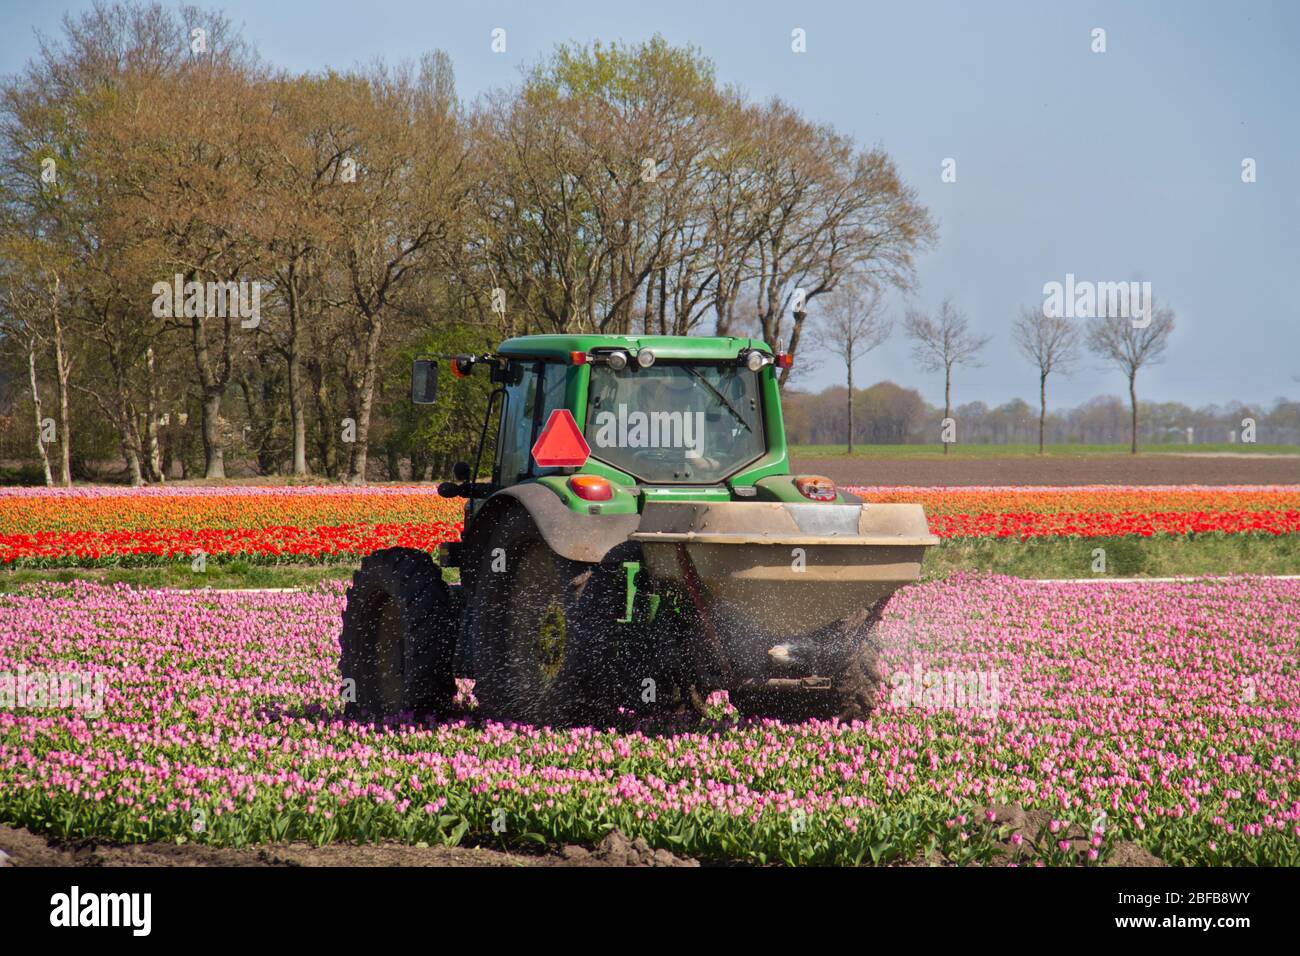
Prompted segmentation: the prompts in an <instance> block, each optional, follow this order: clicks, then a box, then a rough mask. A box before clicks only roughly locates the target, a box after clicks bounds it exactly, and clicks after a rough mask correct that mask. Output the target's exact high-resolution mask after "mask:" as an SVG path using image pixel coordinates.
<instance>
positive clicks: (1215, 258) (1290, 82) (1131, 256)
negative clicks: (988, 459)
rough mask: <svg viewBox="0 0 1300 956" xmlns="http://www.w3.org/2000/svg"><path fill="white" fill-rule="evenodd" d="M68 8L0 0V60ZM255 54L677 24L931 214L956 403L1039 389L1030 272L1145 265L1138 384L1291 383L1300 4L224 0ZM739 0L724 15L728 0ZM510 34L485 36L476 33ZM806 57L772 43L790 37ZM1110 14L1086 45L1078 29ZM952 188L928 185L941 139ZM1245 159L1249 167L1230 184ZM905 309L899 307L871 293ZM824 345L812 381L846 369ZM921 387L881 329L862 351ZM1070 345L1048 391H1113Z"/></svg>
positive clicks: (553, 39) (468, 68)
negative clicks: (1153, 302) (982, 340)
mask: <svg viewBox="0 0 1300 956" xmlns="http://www.w3.org/2000/svg"><path fill="white" fill-rule="evenodd" d="M87 6H89V4H88V3H81V2H71V3H66V4H65V3H58V2H49V0H46V2H36V0H0V71H3V72H5V73H9V72H13V71H15V70H17V69H18V68H19V67H20V66H21V65H22V63H23V62H24V61H25V60H26V59H27V58H28V57H30V56H31V55H32V54H33V53H34V51H35V40H34V37H33V30H34V29H39V30H42V31H46V32H56V31H57V28H58V24H59V20H60V18H61V16H62V14H63V12H64V11H65V10H71V11H74V12H75V11H78V10H81V9H84V8H85V7H87ZM212 6H216V7H218V8H220V9H223V10H224V11H225V12H226V13H227V14H228V15H229V16H230V17H231V18H232V19H233V20H234V21H235V23H236V24H240V25H242V26H243V28H244V33H245V35H246V36H247V37H248V38H249V39H250V40H252V41H253V42H254V43H255V44H256V45H257V47H258V49H259V50H260V51H261V53H262V55H263V57H265V58H266V59H267V60H268V61H269V62H271V63H273V64H275V65H277V66H281V67H285V68H288V69H294V70H316V69H320V68H321V67H324V66H326V65H330V66H335V67H347V66H351V65H355V64H361V63H366V62H369V61H371V60H373V59H375V58H378V57H382V58H384V59H387V60H389V61H398V60H402V59H413V58H415V57H416V56H418V55H419V54H420V53H421V52H423V51H426V50H431V49H443V50H446V51H447V52H448V53H449V54H450V55H451V58H452V61H453V63H454V65H455V68H456V78H457V84H458V86H459V89H460V91H461V93H462V95H463V96H466V97H468V98H471V99H472V98H473V97H474V96H476V95H478V94H480V93H482V92H484V91H486V90H489V89H492V88H494V87H498V86H506V85H511V84H513V83H514V82H516V81H517V79H518V77H519V72H520V69H521V67H522V66H525V65H530V64H532V63H534V62H536V61H537V60H538V59H540V58H541V57H543V56H544V55H545V54H546V53H547V52H548V51H549V50H550V49H551V48H552V47H553V46H554V44H556V43H558V42H561V41H565V40H576V41H589V40H594V39H601V40H607V41H612V40H621V41H636V40H641V39H644V38H646V37H649V36H651V35H652V34H654V33H656V32H657V33H661V34H663V35H664V36H665V37H666V38H667V39H668V40H669V41H670V42H674V43H683V44H685V43H690V44H694V45H695V46H698V47H699V48H700V49H701V50H702V51H703V52H704V53H705V54H706V55H708V56H709V57H711V58H712V59H713V60H714V61H715V63H716V64H717V67H718V75H719V77H720V78H721V79H722V80H723V81H725V82H733V83H736V84H738V85H739V86H741V87H742V88H743V89H745V90H747V91H748V92H749V94H750V95H751V96H752V97H753V98H754V99H759V100H761V99H766V98H768V97H770V96H774V95H779V96H781V97H783V98H784V99H786V100H788V101H789V102H791V103H793V104H794V105H795V106H797V107H798V108H800V109H801V110H803V111H804V112H805V114H807V115H808V116H810V117H812V118H814V119H816V120H820V121H826V122H829V123H832V124H833V125H835V126H836V127H837V128H838V129H840V130H841V131H844V132H847V133H850V134H852V135H854V136H855V137H856V138H857V139H858V140H859V141H860V142H861V143H863V144H868V145H870V144H880V145H882V146H883V147H884V148H885V149H886V150H888V151H889V152H890V153H891V154H892V155H893V157H894V158H895V160H896V161H897V163H898V165H899V168H900V171H901V172H902V174H903V176H904V178H905V179H906V180H907V181H908V182H909V183H911V184H912V185H914V186H915V187H916V188H917V190H918V192H919V194H920V197H921V199H922V201H923V202H924V203H925V204H926V205H927V206H928V207H929V209H930V210H931V212H932V214H933V215H934V217H935V219H936V220H937V221H938V224H939V235H940V241H939V244H938V245H937V247H936V248H935V249H934V250H932V251H931V252H928V253H927V254H925V255H924V256H923V257H922V258H921V259H920V262H919V280H920V286H919V288H918V290H917V291H916V292H915V293H914V295H913V298H912V304H914V305H916V306H918V307H921V308H933V307H934V306H935V305H937V304H938V302H939V301H940V300H941V299H942V298H943V297H944V296H951V297H952V298H953V299H954V300H955V302H956V303H957V304H958V306H959V307H960V308H961V309H963V310H964V311H965V312H966V313H967V315H968V316H969V317H970V319H971V321H972V324H973V325H974V326H975V327H976V328H977V329H978V330H980V331H983V332H987V333H990V334H992V335H993V342H992V343H991V344H990V346H989V347H988V349H987V350H986V352H985V365H984V366H983V367H982V368H974V369H966V370H961V371H959V372H958V373H957V375H956V377H955V384H954V393H955V395H954V397H955V399H956V400H957V401H958V402H967V401H974V400H976V399H978V400H981V401H984V402H987V403H989V404H990V405H992V404H998V403H1000V402H1003V401H1006V400H1008V399H1010V398H1013V397H1017V396H1018V397H1022V398H1024V399H1026V400H1028V401H1030V402H1033V401H1034V400H1035V398H1036V391H1037V381H1036V375H1035V372H1034V370H1033V369H1032V368H1031V367H1030V366H1029V365H1028V364H1027V363H1026V362H1025V361H1024V359H1022V358H1021V357H1020V356H1019V355H1018V354H1017V353H1016V352H1015V350H1014V349H1013V347H1012V346H1011V343H1010V338H1009V334H1008V330H1009V325H1010V322H1011V321H1012V319H1013V318H1014V317H1015V315H1016V313H1017V310H1018V308H1019V307H1020V306H1021V305H1035V306H1036V305H1039V304H1041V302H1042V287H1043V284H1044V283H1045V282H1049V281H1063V280H1064V278H1065V275H1066V273H1073V274H1074V275H1075V276H1076V277H1077V278H1079V279H1092V280H1095V281H1124V280H1130V279H1136V278H1139V277H1140V278H1142V279H1145V280H1149V281H1151V282H1152V285H1153V290H1154V293H1155V296H1156V297H1157V299H1158V300H1160V301H1161V302H1163V303H1166V304H1168V305H1171V306H1172V307H1173V308H1174V309H1175V311H1176V312H1177V315H1178V327H1177V329H1176V331H1175V333H1174V337H1173V339H1172V341H1171V343H1170V348H1169V353H1168V358H1167V359H1166V361H1165V363H1164V364H1163V365H1161V366H1158V367H1154V368H1152V369H1150V370H1148V371H1145V372H1143V373H1142V374H1141V375H1140V377H1139V395H1140V396H1141V397H1144V398H1149V399H1153V400H1162V401H1183V402H1187V403H1189V404H1193V405H1201V404H1206V403H1209V402H1224V401H1227V400H1229V399H1234V398H1235V399H1241V400H1243V401H1247V402H1269V401H1271V400H1272V399H1274V398H1276V397H1279V396H1290V397H1297V396H1300V304H1298V303H1297V295H1296V292H1295V291H1294V290H1295V286H1296V281H1297V278H1300V228H1298V227H1297V224H1298V223H1300V181H1298V180H1300V107H1298V104H1300V55H1298V54H1300V4H1297V3H1294V2H1276V3H1259V2H1250V0H1247V2H1238V3H1192V2H1173V0H1168V2H1130V3H1045V2H1036V3H1034V2H1026V3H1011V2H998V3H986V4H976V3H938V2H907V3H903V2H897V3H890V4H884V3H860V2H859V3H845V4H842V5H840V4H821V3H813V2H801V3H797V4H791V3H788V2H787V3H775V2H761V0H747V2H746V3H744V4H741V5H723V4H705V3H701V2H698V0H696V2H675V0H656V2H655V3H653V4H647V3H613V2H609V0H605V2H563V3H559V2H539V0H529V2H476V3H438V2H427V0H426V2H414V0H393V2H383V0H365V2H355V0H354V2H348V3H331V2H328V0H313V2H289V0H276V2H267V0H256V2H253V0H226V2H222V3H214V4H212ZM742 11H743V12H742ZM496 27H502V28H504V29H505V30H506V31H507V33H506V37H507V50H506V52H505V53H504V54H497V53H493V52H492V51H491V49H490V41H491V31H492V30H493V28H496ZM796 27H799V28H802V29H803V30H805V31H806V34H807V52H806V53H803V54H795V53H792V52H791V49H790V34H791V30H792V29H794V28H796ZM1097 27H1100V28H1103V29H1104V30H1105V31H1106V46H1107V49H1106V52H1105V53H1094V52H1092V51H1091V49H1090V46H1091V43H1092V37H1091V31H1092V30H1093V29H1094V28H1097ZM948 157H952V158H954V159H955V160H956V161H957V181H956V182H955V183H943V182H941V180H940V172H941V164H942V162H943V160H944V159H945V158H948ZM1245 157H1251V158H1253V159H1254V160H1255V161H1256V163H1257V175H1258V179H1257V181H1256V182H1254V183H1251V184H1245V183H1243V182H1242V181H1241V162H1242V159H1243V158H1245ZM891 304H892V306H893V309H892V311H893V313H894V314H895V315H898V316H901V313H902V309H903V307H904V304H905V303H904V302H903V301H902V300H901V299H895V300H893V301H892V303H891ZM842 375H843V369H842V366H837V365H836V364H835V362H834V361H833V360H829V359H828V360H826V361H824V362H823V364H822V366H821V367H820V368H819V369H818V370H817V371H816V372H814V373H811V374H810V375H809V376H807V377H806V379H805V382H804V384H805V385H807V386H813V387H816V386H820V385H823V384H827V383H830V382H832V381H837V380H839V379H840V378H842ZM881 379H892V380H894V381H897V382H899V383H901V384H905V385H909V386H913V387H916V388H918V389H920V390H921V392H922V393H923V394H924V395H925V396H926V398H927V399H929V400H930V401H931V402H937V401H941V400H942V379H941V377H940V376H937V375H934V374H923V373H920V372H918V371H916V370H915V368H914V367H913V363H912V362H911V359H910V356H909V351H908V348H907V345H906V343H905V342H904V341H903V340H902V338H901V336H900V335H899V334H898V333H897V332H896V333H895V337H894V339H893V340H892V341H891V342H889V343H887V344H886V345H885V346H884V347H882V348H881V349H879V350H877V351H876V352H873V353H871V354H870V355H869V356H868V357H867V358H865V359H864V360H863V361H862V362H861V363H860V364H859V365H858V368H857V380H858V381H860V382H872V381H878V380H881ZM1123 392H1124V382H1123V379H1122V378H1121V376H1120V375H1119V373H1117V372H1114V371H1111V370H1108V369H1106V368H1104V367H1103V366H1102V365H1101V364H1100V363H1099V362H1098V361H1096V360H1094V359H1091V358H1087V359H1085V361H1084V362H1083V364H1082V365H1081V367H1080V368H1079V369H1078V370H1077V371H1076V372H1075V373H1074V374H1073V375H1072V376H1070V377H1068V378H1062V379H1060V380H1059V381H1057V382H1056V383H1055V384H1054V385H1053V386H1052V387H1051V390H1050V392H1049V400H1050V403H1051V404H1052V405H1053V406H1061V405H1073V404H1076V403H1078V402H1080V401H1082V400H1085V399H1087V398H1090V397H1092V396H1094V395H1097V394H1102V393H1110V394H1116V395H1120V394H1123Z"/></svg>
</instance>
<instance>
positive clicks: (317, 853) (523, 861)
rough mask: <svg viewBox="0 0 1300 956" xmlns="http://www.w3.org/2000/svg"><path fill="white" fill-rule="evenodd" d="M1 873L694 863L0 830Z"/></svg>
mask: <svg viewBox="0 0 1300 956" xmlns="http://www.w3.org/2000/svg"><path fill="white" fill-rule="evenodd" d="M3 866H14V867H20V866H222V867H225V866H403V867H404V866H505V867H519V866H528V867H533V866H637V867H642V866H655V867H663V866H668V867H682V866H699V863H698V862H696V861H695V860H686V859H682V858H681V857H678V856H674V855H673V854H671V853H669V852H668V851H667V850H655V849H652V848H651V847H650V846H648V845H647V844H646V842H645V840H643V839H640V838H638V839H636V840H629V839H628V838H627V837H625V836H623V834H621V833H619V832H618V831H617V830H615V831H613V832H612V833H610V834H608V835H607V836H606V837H605V838H604V839H603V840H601V841H600V843H599V844H597V845H596V846H595V847H593V848H591V849H587V848H585V847H579V846H565V847H562V848H560V849H559V850H548V851H545V852H539V853H535V854H532V853H505V852H502V851H501V850H490V849H486V848H483V847H464V846H455V847H447V846H431V847H422V846H409V845H406V844H402V843H391V842H390V843H378V844H367V845H363V846H354V845H351V844H345V843H339V844H331V845H328V846H311V845H309V844H305V843H288V844H277V845H274V846H262V847H247V848H244V849H234V848H230V847H210V846H200V845H196V844H193V843H189V844H185V845H183V846H180V845H177V844H175V843H142V844H135V845H131V846H121V845H118V844H111V843H104V844H95V845H81V846H75V847H73V846H61V845H59V844H57V843H55V842H54V841H52V840H49V839H47V838H46V837H44V836H41V835H40V834H36V833H32V832H31V831H30V830H25V829H22V828H19V827H10V826H4V825H0V867H3Z"/></svg>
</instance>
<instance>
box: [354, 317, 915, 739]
mask: <svg viewBox="0 0 1300 956" xmlns="http://www.w3.org/2000/svg"><path fill="white" fill-rule="evenodd" d="M789 362H790V358H789V356H786V355H784V354H775V353H773V351H772V350H771V349H770V348H769V347H768V346H767V345H766V344H764V343H762V342H757V341H754V340H752V339H744V338H706V337H694V336H691V337H686V336H639V337H638V336H612V335H530V336H523V337H519V338H513V339H510V340H508V341H506V342H505V343H503V344H502V345H501V346H500V348H499V349H498V350H497V351H496V352H495V353H491V354H486V355H460V356H451V357H446V358H444V359H442V360H441V362H440V361H438V360H420V361H417V362H416V363H415V367H414V372H413V380H412V400H413V401H415V402H416V403H420V404H427V403H431V402H432V401H433V400H434V397H435V395H436V391H437V381H438V373H439V370H440V367H442V366H446V368H447V369H448V371H450V372H451V374H453V375H455V376H457V377H462V376H465V375H471V374H475V373H480V374H481V372H479V369H480V366H483V367H484V371H486V372H487V373H488V374H489V375H490V376H491V382H492V383H493V385H494V386H495V388H494V389H493V390H492V392H491V395H490V398H489V401H488V406H487V412H486V415H485V418H484V421H483V427H482V432H481V436H480V441H479V448H478V454H477V458H478V460H476V461H475V463H474V466H473V467H472V468H471V467H470V466H469V465H468V464H464V463H461V464H457V465H456V466H455V468H454V477H455V480H454V481H450V482H443V483H442V484H440V485H439V489H438V490H439V493H440V494H442V495H444V496H449V497H459V498H464V499H466V505H465V518H464V532H463V534H462V536H461V540H460V541H458V542H456V543H453V544H448V545H444V546H443V549H442V554H441V566H440V565H439V563H435V561H434V560H433V557H432V556H431V555H430V554H428V553H426V552H424V551H418V550H414V549H409V548H389V549H386V550H383V551H377V552H375V553H374V554H371V555H369V556H368V557H366V558H365V559H364V560H363V561H362V564H361V568H360V570H358V571H357V573H356V575H355V576H354V578H353V581H352V586H351V587H350V588H349V590H348V595H347V607H346V609H345V610H344V612H343V633H342V638H341V646H342V657H341V662H340V670H341V673H342V676H343V677H344V678H345V687H352V688H353V689H354V693H353V694H352V695H351V699H349V701H348V708H349V710H350V712H351V713H353V714H356V715H362V714H366V715H395V714H408V713H409V714H415V715H426V716H434V717H441V716H445V715H446V714H447V713H448V712H449V708H450V705H451V703H452V698H453V695H454V692H455V678H457V677H472V678H473V679H474V681H475V684H474V688H473V693H474V695H475V697H476V698H477V700H478V702H479V705H480V707H481V708H482V711H483V713H484V715H485V716H487V717H489V718H492V719H497V720H501V721H515V722H520V723H530V724H538V725H541V724H552V725H558V724H586V723H592V724H597V725H601V726H606V725H608V724H609V723H611V722H614V721H617V720H619V719H620V718H621V717H629V716H635V717H641V716H655V715H663V714H667V713H673V712H677V711H689V710H690V709H692V708H694V709H695V710H699V711H704V710H705V709H706V702H707V700H708V696H709V694H710V693H711V692H713V691H718V690H725V691H727V692H728V694H729V699H730V702H731V703H732V704H733V705H734V706H736V707H737V708H738V709H739V710H740V711H741V712H742V713H746V714H754V715H769V716H776V717H781V718H784V719H803V718H807V717H832V716H839V717H842V718H845V719H851V718H860V717H863V716H865V715H866V714H867V713H868V712H869V711H870V709H871V707H872V705H873V703H874V701H875V699H876V696H877V692H878V688H879V683H880V672H879V669H878V660H877V658H878V654H879V646H878V640H877V625H878V623H879V620H880V617H881V613H882V612H883V610H884V607H885V604H886V602H887V601H888V600H889V597H890V596H891V595H892V594H893V592H894V591H895V590H897V589H898V588H899V587H900V586H902V585H903V584H905V583H908V582H911V581H915V580H916V579H917V578H918V577H919V575H920V570H921V560H922V557H923V556H924V553H925V549H926V548H927V547H930V546H932V545H934V544H936V543H937V539H936V538H934V537H933V536H932V535H930V534H929V532H928V529H927V527H926V521H925V514H924V511H923V510H922V508H921V506H920V505H912V504H863V503H862V502H861V501H860V499H858V498H857V497H855V496H854V495H851V494H848V493H845V492H843V491H840V490H838V489H837V488H836V487H835V485H834V483H833V482H832V481H831V480H830V479H828V478H825V477H822V476H818V475H792V474H790V465H789V460H788V458H787V449H786V440H785V428H784V424H783V421H782V417H781V401H780V392H779V390H778V387H777V372H778V370H779V369H782V368H785V367H788V364H789ZM493 423H495V427H496V428H497V433H496V442H495V446H496V458H495V461H493V462H492V464H491V480H480V478H481V477H482V474H483V473H482V471H481V469H482V466H483V462H482V461H481V459H482V454H483V447H484V440H485V438H486V436H487V434H488V429H489V428H490V427H492V425H493ZM447 567H450V568H456V569H458V570H459V579H460V580H459V584H458V585H448V584H447V583H445V582H444V576H443V573H442V569H443V568H447Z"/></svg>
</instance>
